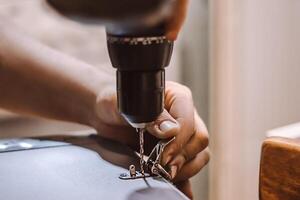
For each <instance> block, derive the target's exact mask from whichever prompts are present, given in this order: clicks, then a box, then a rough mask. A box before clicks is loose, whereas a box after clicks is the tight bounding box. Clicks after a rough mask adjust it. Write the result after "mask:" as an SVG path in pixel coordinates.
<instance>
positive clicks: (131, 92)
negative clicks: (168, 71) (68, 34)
mask: <svg viewBox="0 0 300 200" xmlns="http://www.w3.org/2000/svg"><path fill="white" fill-rule="evenodd" d="M107 45H108V52H109V56H110V59H111V62H112V65H113V67H115V68H117V72H116V73H117V99H118V109H119V112H120V113H121V114H122V116H123V117H124V118H125V119H126V120H127V121H128V122H129V123H130V124H131V125H132V126H134V127H136V128H143V126H144V125H145V123H149V122H152V121H154V120H155V119H156V118H157V117H158V116H159V115H160V114H161V113H162V111H163V108H164V91H165V70H164V68H165V67H166V66H168V64H169V62H170V57H171V54H172V49H173V42H172V41H169V40H167V39H166V38H165V37H164V36H160V35H159V36H155V37H153V36H143V37H141V36H138V37H136V36H123V35H122V36H116V35H112V34H107Z"/></svg>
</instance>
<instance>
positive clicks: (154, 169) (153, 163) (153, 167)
mask: <svg viewBox="0 0 300 200" xmlns="http://www.w3.org/2000/svg"><path fill="white" fill-rule="evenodd" d="M136 131H137V132H138V134H139V145H140V151H139V157H140V171H137V170H136V167H135V166H134V165H130V166H129V174H128V173H122V174H121V175H120V176H119V178H120V179H123V180H128V179H137V178H145V177H150V176H162V177H164V178H166V179H167V180H170V179H171V175H170V174H169V173H168V172H167V171H166V170H165V169H164V168H163V167H162V166H161V165H160V161H161V156H162V152H163V150H164V147H165V146H166V145H167V144H168V143H169V142H171V141H172V140H169V141H167V142H165V141H160V142H158V143H157V145H156V146H155V147H154V148H153V150H152V151H151V153H150V154H149V156H148V159H147V160H146V161H145V158H144V157H145V156H144V132H145V129H144V128H137V129H136ZM144 167H146V169H147V171H148V172H149V173H145V169H144Z"/></svg>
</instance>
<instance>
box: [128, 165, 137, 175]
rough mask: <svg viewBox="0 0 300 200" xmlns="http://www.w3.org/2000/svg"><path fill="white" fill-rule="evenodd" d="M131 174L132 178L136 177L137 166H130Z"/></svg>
mask: <svg viewBox="0 0 300 200" xmlns="http://www.w3.org/2000/svg"><path fill="white" fill-rule="evenodd" d="M129 173H130V176H131V177H134V176H136V171H135V166H134V165H130V166H129Z"/></svg>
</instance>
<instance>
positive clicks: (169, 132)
mask: <svg viewBox="0 0 300 200" xmlns="http://www.w3.org/2000/svg"><path fill="white" fill-rule="evenodd" d="M147 131H148V132H149V133H150V134H152V135H153V136H155V137H157V138H159V139H166V138H172V137H174V136H176V135H177V134H178V132H179V124H178V123H177V121H176V120H175V119H174V118H173V117H172V116H171V115H170V114H169V113H168V111H167V110H166V109H164V111H163V112H162V114H160V116H159V117H158V118H157V119H156V120H155V121H154V122H152V123H150V124H149V125H148V126H147Z"/></svg>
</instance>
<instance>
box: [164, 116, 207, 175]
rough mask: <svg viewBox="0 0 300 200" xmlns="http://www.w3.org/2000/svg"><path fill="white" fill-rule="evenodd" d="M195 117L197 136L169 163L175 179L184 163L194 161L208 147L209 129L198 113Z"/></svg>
mask: <svg viewBox="0 0 300 200" xmlns="http://www.w3.org/2000/svg"><path fill="white" fill-rule="evenodd" d="M194 115H195V125H194V127H195V134H194V135H193V136H192V137H191V139H190V140H189V142H188V143H187V144H186V146H185V147H184V148H183V149H182V150H181V152H180V153H179V154H178V155H176V156H175V157H174V158H173V160H171V161H170V162H169V163H168V165H169V168H170V170H171V172H170V173H171V176H172V177H173V178H174V177H175V176H176V173H177V172H178V171H180V170H181V168H182V166H183V165H184V163H186V162H187V161H189V160H191V159H193V158H194V157H195V156H196V155H197V154H198V153H199V152H201V151H203V150H204V149H205V148H206V147H207V146H208V133H207V129H206V127H205V125H204V123H203V122H202V120H201V119H200V117H199V115H198V114H197V112H196V111H195V114H194ZM162 164H165V163H162Z"/></svg>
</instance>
